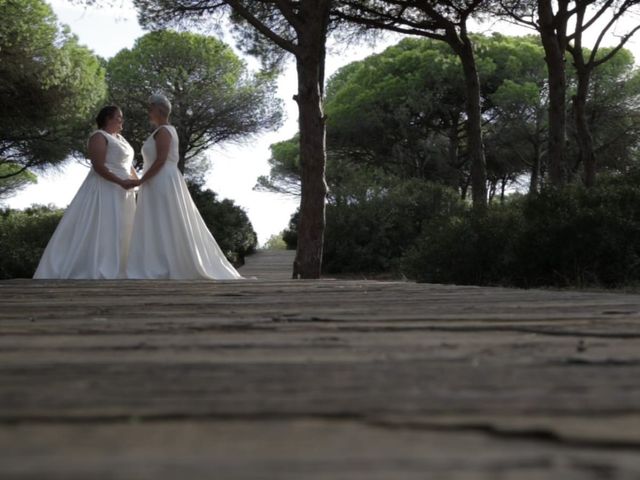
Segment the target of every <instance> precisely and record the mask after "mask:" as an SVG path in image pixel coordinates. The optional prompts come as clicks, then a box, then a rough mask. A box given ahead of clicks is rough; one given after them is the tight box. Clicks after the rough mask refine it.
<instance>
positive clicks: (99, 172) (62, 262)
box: [34, 105, 138, 279]
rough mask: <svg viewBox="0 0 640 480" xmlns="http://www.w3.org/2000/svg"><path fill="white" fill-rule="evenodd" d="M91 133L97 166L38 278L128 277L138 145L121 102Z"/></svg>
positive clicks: (104, 114) (107, 111)
mask: <svg viewBox="0 0 640 480" xmlns="http://www.w3.org/2000/svg"><path fill="white" fill-rule="evenodd" d="M96 123H97V125H98V129H97V130H96V131H94V132H93V133H92V134H91V135H90V137H89V143H88V153H89V159H90V160H91V170H90V171H89V174H88V175H87V178H86V179H85V180H84V182H83V183H82V186H81V187H80V190H78V193H76V196H75V197H74V198H73V200H72V201H71V203H70V204H69V206H68V207H67V210H66V211H65V214H64V216H63V217H62V220H61V221H60V224H59V225H58V227H57V228H56V231H55V232H54V234H53V236H52V237H51V240H49V244H48V245H47V248H46V249H45V251H44V254H43V255H42V258H41V259H40V264H39V265H38V269H37V270H36V273H35V275H34V278H85V279H91V278H93V279H102V278H122V277H124V276H125V273H126V261H127V256H128V253H129V241H130V239H131V232H132V229H133V218H134V215H135V210H136V200H135V194H134V192H133V187H135V186H137V185H138V177H137V175H136V172H135V170H134V169H133V166H132V162H133V153H134V152H133V148H132V147H131V145H129V143H128V142H127V141H126V140H125V139H124V137H123V136H122V135H120V132H121V131H122V124H123V116H122V111H121V110H120V108H118V107H116V106H115V105H110V106H107V107H104V108H103V109H102V110H100V113H98V116H97V117H96Z"/></svg>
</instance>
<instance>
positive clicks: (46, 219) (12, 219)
mask: <svg viewBox="0 0 640 480" xmlns="http://www.w3.org/2000/svg"><path fill="white" fill-rule="evenodd" d="M63 212H64V211H63V210H61V209H57V208H55V207H53V206H48V207H47V206H42V205H34V206H32V207H31V208H27V209H25V210H12V209H4V210H0V251H1V252H2V255H0V278H31V277H33V274H34V273H35V271H36V268H37V267H38V262H39V261H40V257H41V256H42V252H44V249H45V247H46V246H47V243H48V242H49V239H50V238H51V235H53V232H54V231H55V229H56V227H57V226H58V222H60V219H61V218H62V214H63Z"/></svg>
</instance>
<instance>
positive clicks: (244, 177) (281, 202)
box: [5, 0, 640, 245]
mask: <svg viewBox="0 0 640 480" xmlns="http://www.w3.org/2000/svg"><path fill="white" fill-rule="evenodd" d="M49 3H50V4H51V6H52V7H53V9H54V11H55V13H56V15H57V17H58V20H59V21H60V22H61V23H63V24H66V25H68V26H69V27H70V28H71V31H72V32H73V33H75V34H76V35H77V36H78V38H79V40H80V43H82V44H83V45H86V46H87V47H89V48H90V49H91V50H93V51H94V52H95V53H96V54H98V55H100V56H102V57H104V58H110V57H112V56H114V55H115V54H116V53H117V52H118V51H120V50H121V49H123V48H131V47H132V46H133V44H134V42H135V40H136V38H138V37H140V36H142V35H144V33H145V31H144V30H143V29H142V28H141V27H140V25H139V24H138V20H137V15H136V11H135V10H134V9H133V7H132V6H131V3H130V0H121V2H119V3H117V4H116V6H111V7H109V8H97V7H86V6H82V5H78V4H75V3H72V2H70V1H69V0H51V1H50V2H49ZM638 21H640V19H639V18H638V17H636V16H630V17H628V18H626V19H624V21H623V22H622V23H621V25H620V26H619V28H618V29H617V30H616V31H614V32H613V33H612V35H611V36H610V37H609V38H607V39H605V42H604V44H605V45H607V44H612V43H614V42H615V41H616V38H614V35H616V34H618V33H623V32H624V31H626V29H627V28H628V26H629V25H630V24H633V23H636V22H638ZM474 30H475V31H476V32H479V33H491V32H493V31H499V32H501V33H504V34H510V35H522V34H527V33H530V32H529V31H527V30H526V29H523V28H522V27H518V26H515V25H512V24H508V23H504V22H490V23H489V22H488V23H483V24H478V25H476V26H475V28H474ZM398 40H399V37H398V36H395V35H394V36H390V37H387V38H384V39H382V40H380V41H378V42H377V44H376V45H374V46H371V45H355V46H354V45H349V46H337V45H333V46H331V45H330V48H329V52H328V57H327V68H326V71H327V75H328V77H329V76H330V75H331V74H333V73H335V72H336V71H337V70H338V69H339V68H340V67H342V66H344V65H346V64H348V63H350V62H353V61H356V60H360V59H363V58H365V57H367V56H369V55H371V54H373V53H376V52H380V51H383V50H384V49H385V48H387V47H388V46H389V45H391V44H393V43H396V42H397V41H398ZM588 40H589V39H588ZM590 40H591V41H593V38H591V39H590ZM588 43H590V42H587V44H588ZM230 45H231V46H232V47H234V48H235V46H234V45H233V44H232V43H230ZM628 48H629V49H630V50H631V51H632V52H633V53H634V54H635V56H636V59H640V35H638V36H637V37H636V38H634V39H633V40H632V41H631V42H630V43H629V45H628ZM236 52H237V53H238V54H239V55H242V54H241V53H240V52H238V51H237V50H236ZM245 59H246V61H247V64H248V65H249V66H250V68H251V67H253V68H255V67H256V64H257V63H256V61H255V59H252V58H245ZM295 91H296V74H295V66H294V65H293V63H292V62H291V61H290V62H288V64H287V66H286V68H285V70H284V72H283V74H282V75H281V76H280V78H279V81H278V95H279V96H280V97H281V98H282V100H283V102H284V108H285V113H286V120H285V122H284V124H283V125H282V126H281V127H280V128H279V129H278V130H277V131H274V132H269V133H266V134H262V135H259V136H255V137H253V138H250V139H248V140H247V141H246V142H244V143H242V144H226V145H219V146H216V147H214V148H212V149H211V150H210V151H209V152H208V156H209V159H210V161H211V164H212V168H211V170H210V171H209V174H208V176H207V182H206V186H207V187H208V188H210V189H212V190H213V191H215V192H216V193H218V195H219V198H220V199H223V198H229V199H232V200H234V201H235V202H236V204H237V205H239V206H241V207H242V208H244V209H245V211H246V212H247V214H248V216H249V219H250V220H251V223H252V224H253V227H254V229H255V230H256V232H257V234H258V240H259V243H260V244H261V245H262V244H264V242H265V241H266V240H267V239H268V238H269V237H270V236H271V235H273V234H277V233H278V232H280V231H282V230H283V229H284V228H286V226H287V224H288V222H289V218H290V216H291V214H292V213H293V212H294V211H295V209H296V208H297V206H298V199H296V198H292V197H287V196H283V195H278V194H274V193H266V192H257V191H255V190H253V187H254V186H255V184H256V180H257V178H258V177H259V176H260V175H266V174H268V173H269V165H268V159H269V145H271V144H272V143H274V142H278V141H281V140H286V139H289V138H290V137H291V136H293V135H294V134H295V132H296V131H297V115H298V114H297V105H296V104H295V102H294V101H293V99H292V97H293V94H294V93H295ZM124 113H125V117H126V112H124ZM125 121H126V120H125ZM87 172H88V167H86V166H85V165H83V164H82V163H80V162H79V161H77V160H74V159H70V160H68V161H67V162H66V163H65V164H64V166H63V167H62V168H60V169H57V170H53V171H52V170H49V171H47V172H45V173H41V174H39V175H38V183H37V184H34V185H30V186H28V187H26V188H24V189H23V190H21V191H20V192H19V193H17V194H16V195H15V196H14V197H11V198H9V199H8V200H7V201H6V202H5V203H6V204H8V206H10V207H12V208H25V207H28V206H29V205H31V204H34V203H37V204H54V205H57V206H60V207H65V206H66V205H68V204H69V202H70V201H71V199H72V198H73V196H74V195H75V193H76V191H77V190H78V188H79V187H80V184H81V183H82V181H83V180H84V178H85V176H86V175H87Z"/></svg>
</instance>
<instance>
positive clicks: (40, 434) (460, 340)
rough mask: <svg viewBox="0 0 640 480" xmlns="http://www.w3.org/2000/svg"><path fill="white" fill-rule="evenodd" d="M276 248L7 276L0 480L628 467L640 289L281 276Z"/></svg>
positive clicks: (566, 475) (633, 472) (562, 473)
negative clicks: (204, 274) (221, 276)
mask: <svg viewBox="0 0 640 480" xmlns="http://www.w3.org/2000/svg"><path fill="white" fill-rule="evenodd" d="M290 255H291V254H290V253H289V257H286V256H285V255H284V254H283V255H282V256H281V257H279V258H280V260H277V259H275V257H273V256H272V257H268V256H264V257H262V259H260V257H256V259H254V260H255V263H254V264H253V267H252V264H251V262H249V263H248V264H247V268H248V269H249V267H252V268H254V270H253V272H255V273H258V272H262V277H261V278H262V279H257V280H244V281H239V282H205V281H196V282H172V281H111V282H110V281H95V282H84V281H38V282H36V281H25V280H21V281H7V282H0V305H1V306H2V307H1V310H0V478H3V479H5V478H10V479H13V478H21V479H22V478H64V479H76V478H77V479H86V478H92V479H101V478H105V479H106V478H109V479H125V478H127V479H128V478H153V479H165V478H166V479H169V478H172V479H173V478H176V477H184V478H214V477H215V478H224V479H244V478H274V479H275V478H278V479H280V478H282V479H288V478H291V479H294V478H295V479H306V478H310V479H337V478H345V479H365V478H366V479H376V478H380V479H382V478H384V479H388V478H399V479H400V478H402V479H404V478H407V479H411V478H445V479H447V478H452V479H482V478H486V479H495V478H501V479H511V478H513V479H518V480H520V479H538V478H539V479H543V478H544V479H555V478H558V479H563V480H564V479H573V478H575V479H588V478H594V479H595V478H612V479H626V478H629V479H631V478H634V479H635V478H640V328H639V326H640V315H639V312H640V296H638V295H623V294H618V293H595V292H558V291H544V290H510V289H500V288H477V287H455V286H443V285H417V284H412V283H406V282H367V281H344V280H340V281H338V280H320V281H292V280H289V279H288V277H285V276H284V272H285V271H288V268H285V265H286V264H287V263H288V262H289V261H290V260H291V257H290ZM261 262H262V263H261ZM247 271H249V270H247ZM278 272H279V273H278ZM245 275H246V276H249V275H247V274H245ZM277 275H282V276H281V277H280V279H278V277H277ZM255 276H257V277H260V275H255ZM214 471H215V472H217V473H216V475H214V477H212V476H211V475H212V473H211V472H214Z"/></svg>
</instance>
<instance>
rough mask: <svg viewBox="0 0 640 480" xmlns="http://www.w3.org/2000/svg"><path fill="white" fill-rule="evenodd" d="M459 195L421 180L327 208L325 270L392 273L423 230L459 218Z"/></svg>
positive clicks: (376, 190)
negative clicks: (452, 217)
mask: <svg viewBox="0 0 640 480" xmlns="http://www.w3.org/2000/svg"><path fill="white" fill-rule="evenodd" d="M463 210H464V204H463V202H462V201H461V200H460V198H459V196H458V195H457V194H456V193H455V191H453V190H451V189H449V188H447V187H443V186H441V185H437V184H433V183H425V182H422V181H419V180H413V181H409V182H399V183H398V184H396V185H393V186H391V187H389V188H380V189H375V190H373V189H372V190H371V191H370V192H369V195H368V197H367V198H366V199H360V200H358V201H350V202H346V203H339V204H331V205H329V207H328V208H327V231H326V237H325V242H326V245H325V256H324V270H325V271H326V272H328V273H347V272H357V273H379V272H387V271H390V270H394V269H395V268H396V266H397V265H396V264H397V261H398V260H399V259H400V257H401V256H402V254H403V252H404V251H405V250H406V249H407V248H409V247H410V246H411V245H412V244H413V242H415V239H416V237H417V236H418V235H420V233H421V231H422V225H423V224H424V223H428V222H431V221H435V220H436V219H441V218H448V217H450V216H455V215H458V214H460V213H461V212H462V211H463Z"/></svg>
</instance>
